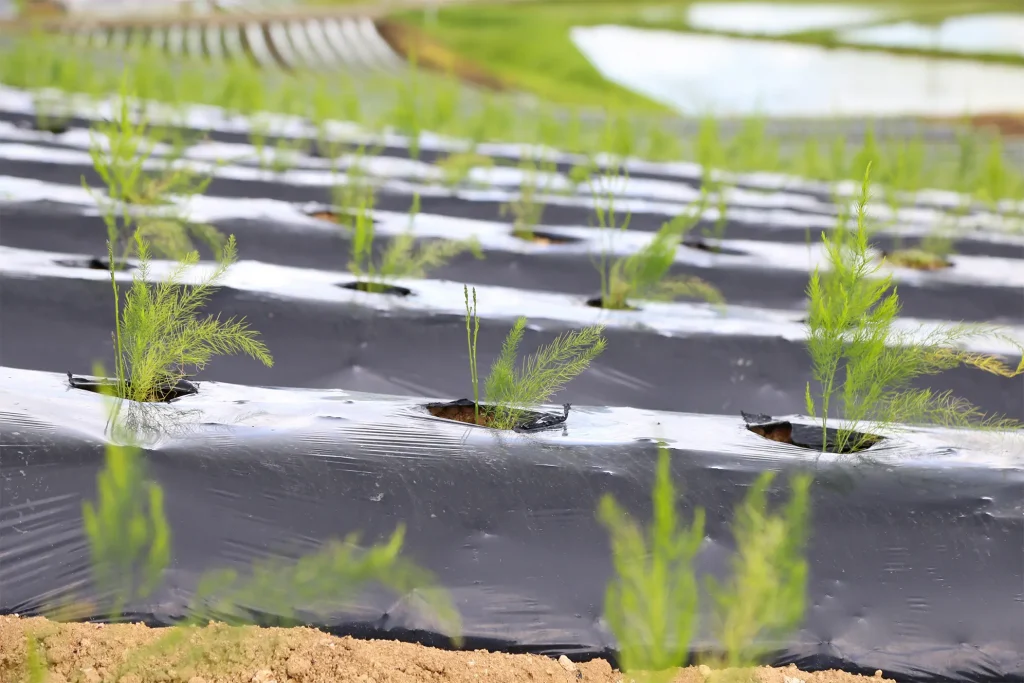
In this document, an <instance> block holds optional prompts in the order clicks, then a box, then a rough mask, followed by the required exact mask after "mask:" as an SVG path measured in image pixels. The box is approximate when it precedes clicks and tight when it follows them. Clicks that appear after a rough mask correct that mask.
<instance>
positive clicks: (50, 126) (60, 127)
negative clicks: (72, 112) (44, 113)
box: [15, 119, 71, 135]
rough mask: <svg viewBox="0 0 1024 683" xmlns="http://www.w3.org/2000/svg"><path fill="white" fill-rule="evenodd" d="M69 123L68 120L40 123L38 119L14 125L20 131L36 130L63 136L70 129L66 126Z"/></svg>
mask: <svg viewBox="0 0 1024 683" xmlns="http://www.w3.org/2000/svg"><path fill="white" fill-rule="evenodd" d="M69 122H70V120H56V121H40V120H39V119H33V120H31V121H19V122H18V123H16V124H15V125H16V126H17V127H18V128H21V129H22V130H37V131H39V132H41V133H53V134H54V135H63V134H64V133H67V132H68V131H69V130H70V129H71V126H70V125H68V124H69Z"/></svg>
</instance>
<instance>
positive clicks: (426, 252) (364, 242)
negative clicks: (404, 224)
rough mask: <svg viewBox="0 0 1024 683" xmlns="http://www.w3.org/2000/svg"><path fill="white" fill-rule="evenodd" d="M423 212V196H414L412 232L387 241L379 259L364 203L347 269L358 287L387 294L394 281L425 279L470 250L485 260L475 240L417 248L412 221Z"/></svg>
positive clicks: (448, 241) (432, 244)
mask: <svg viewBox="0 0 1024 683" xmlns="http://www.w3.org/2000/svg"><path fill="white" fill-rule="evenodd" d="M419 210H420V196H419V194H415V195H413V200H412V206H411V207H410V209H409V229H408V230H407V231H406V232H404V233H402V234H400V235H396V236H395V237H393V238H392V239H391V241H390V242H388V245H387V246H386V247H385V248H384V251H383V253H382V254H381V256H380V260H379V261H378V260H375V259H374V256H373V243H374V232H375V231H374V227H373V218H372V217H371V216H370V206H369V205H368V204H367V203H366V200H365V199H364V202H363V203H362V204H360V205H359V206H358V207H357V209H356V214H355V221H354V225H353V228H352V256H351V258H350V260H349V263H348V268H349V270H350V271H351V272H352V274H353V275H355V276H356V277H357V278H358V288H359V289H361V290H363V291H365V292H377V293H380V292H386V291H388V288H389V285H388V284H387V283H388V282H389V281H391V280H393V279H395V278H422V277H426V275H427V273H428V272H429V271H430V270H433V269H434V268H439V267H441V266H443V265H444V264H446V263H447V262H448V261H450V260H451V259H453V258H454V257H456V256H458V255H459V254H461V253H463V252H465V251H469V252H470V253H472V254H473V255H474V256H475V257H476V258H478V259H481V258H483V257H484V255H483V251H481V249H480V242H479V240H477V239H476V238H475V237H471V238H469V239H466V240H432V241H430V242H425V243H422V244H420V245H418V246H417V244H416V235H415V233H414V232H413V222H414V221H415V218H416V215H417V214H419Z"/></svg>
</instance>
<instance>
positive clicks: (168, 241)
mask: <svg viewBox="0 0 1024 683" xmlns="http://www.w3.org/2000/svg"><path fill="white" fill-rule="evenodd" d="M131 100H132V95H131V92H130V91H129V88H128V79H127V75H125V76H123V77H122V80H121V90H120V96H119V98H118V103H117V109H116V111H115V113H114V116H113V117H112V118H111V119H110V120H108V121H104V122H101V123H98V124H97V125H96V126H95V127H94V128H93V129H92V130H91V131H90V135H91V144H90V147H89V154H90V156H91V157H92V162H93V168H94V169H95V171H96V173H97V174H98V175H99V176H100V178H101V179H102V180H103V183H104V184H105V185H106V186H107V192H106V196H101V195H99V194H98V193H95V192H93V191H92V189H91V188H90V187H89V186H88V184H87V183H86V181H85V178H84V177H83V178H82V185H83V186H84V187H85V189H86V190H87V191H88V192H89V194H90V195H91V196H92V197H93V198H94V199H95V200H96V203H97V204H98V205H99V206H100V209H101V211H102V214H103V220H104V223H105V224H106V227H107V241H108V242H109V243H110V244H111V245H112V247H113V251H114V252H118V251H120V252H121V253H119V254H118V256H119V257H120V258H122V259H123V258H127V257H128V256H130V255H131V253H132V249H133V247H134V246H135V242H134V240H133V239H131V235H132V234H133V233H135V232H141V234H142V235H143V237H145V238H146V240H147V241H148V242H149V243H150V244H151V245H152V247H153V248H154V249H155V250H156V251H157V252H159V253H161V254H163V255H166V256H170V257H172V258H181V257H182V256H184V254H186V253H187V252H188V251H190V250H191V248H192V238H193V237H197V238H199V239H201V240H202V241H203V242H205V243H206V244H207V245H208V246H209V247H210V248H211V249H213V250H214V251H216V250H219V249H220V248H221V246H222V245H223V237H222V236H221V234H220V233H219V232H218V231H217V229H216V228H214V227H213V226H210V225H199V224H194V223H192V222H191V221H188V220H187V219H186V218H184V217H182V216H180V215H178V214H177V212H176V211H175V210H173V208H172V207H170V206H169V205H170V202H171V197H191V196H194V195H198V194H202V193H203V192H205V191H206V188H207V186H208V185H209V184H210V181H211V179H212V176H211V175H208V174H201V173H199V172H197V171H194V170H191V169H189V168H187V167H184V166H181V167H174V159H165V167H164V169H163V170H162V171H160V172H156V173H153V172H148V171H147V170H146V169H145V167H146V165H147V163H148V162H149V161H150V160H151V158H152V156H153V151H154V146H155V144H156V143H155V141H154V140H153V139H152V137H151V135H150V131H149V124H148V123H147V121H146V119H145V117H144V116H142V115H141V113H140V114H139V115H138V116H133V114H132V108H131V104H130V103H131ZM136 119H137V121H136ZM179 151H180V152H183V149H182V150H179ZM146 207H162V208H161V211H160V212H159V213H158V214H157V215H155V216H150V215H145V214H142V213H139V209H140V208H142V209H144V208H146ZM122 244H123V249H121V250H119V249H118V247H120V246H121V245H122ZM111 258H113V257H111Z"/></svg>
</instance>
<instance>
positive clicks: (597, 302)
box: [587, 296, 640, 311]
mask: <svg viewBox="0 0 1024 683" xmlns="http://www.w3.org/2000/svg"><path fill="white" fill-rule="evenodd" d="M587 305H588V306H590V307H591V308H604V309H606V310H609V311H639V310H640V308H639V307H637V306H630V305H629V304H628V303H627V304H626V306H625V307H624V308H608V307H607V306H605V305H604V300H603V299H602V298H601V297H599V296H595V297H593V298H591V299H587Z"/></svg>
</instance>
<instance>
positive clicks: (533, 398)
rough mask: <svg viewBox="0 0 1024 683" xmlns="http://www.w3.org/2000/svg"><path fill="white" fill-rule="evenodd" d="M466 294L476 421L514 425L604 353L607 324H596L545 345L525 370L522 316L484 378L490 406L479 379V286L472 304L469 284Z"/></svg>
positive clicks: (530, 360)
mask: <svg viewBox="0 0 1024 683" xmlns="http://www.w3.org/2000/svg"><path fill="white" fill-rule="evenodd" d="M463 292H464V294H465V298H466V343H467V346H468V347H469V372H470V380H471V381H472V383H473V418H472V419H473V422H474V423H475V424H479V425H484V426H488V427H493V428H495V429H512V428H513V427H515V426H516V424H517V423H518V422H519V419H520V418H521V417H522V415H523V413H525V412H528V411H530V410H532V409H534V408H536V407H537V406H540V405H541V404H543V403H544V402H545V401H547V400H548V399H549V398H551V396H552V395H553V394H555V393H556V392H557V391H558V390H559V389H561V388H562V387H563V386H565V385H566V384H567V383H568V382H569V381H571V380H572V379H573V378H574V377H576V376H577V375H579V374H580V373H582V372H583V371H584V370H586V369H587V367H588V366H589V365H590V362H591V361H592V360H594V358H596V357H597V356H599V355H600V354H601V352H602V351H604V348H605V339H604V337H603V336H602V334H601V333H602V332H603V331H604V327H603V326H602V325H594V326H592V327H585V328H583V329H582V330H578V331H573V332H569V333H567V334H562V335H559V336H558V337H556V338H555V340H554V341H553V342H551V343H550V344H547V345H545V346H542V347H540V348H539V349H537V351H536V352H535V353H534V354H533V355H531V356H529V357H528V358H527V359H526V360H525V362H523V363H522V364H521V366H520V367H519V368H517V367H516V356H517V355H518V352H519V344H520V343H521V342H522V340H523V334H524V333H525V331H526V322H527V320H526V318H524V317H520V318H518V319H517V320H516V322H515V324H514V325H513V326H512V329H511V330H510V331H509V333H508V336H506V337H505V342H504V344H502V347H501V355H499V356H498V358H497V360H495V361H494V363H493V364H492V365H491V370H490V372H489V373H488V375H487V377H486V379H485V380H484V400H485V401H486V404H485V405H481V404H480V389H479V379H478V375H477V363H476V340H477V333H478V332H479V330H480V319H479V318H478V317H477V313H476V288H473V297H472V302H473V303H472V307H470V296H469V287H468V286H464V287H463Z"/></svg>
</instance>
